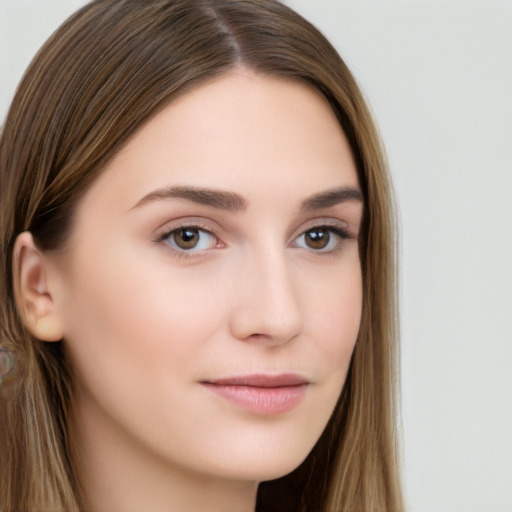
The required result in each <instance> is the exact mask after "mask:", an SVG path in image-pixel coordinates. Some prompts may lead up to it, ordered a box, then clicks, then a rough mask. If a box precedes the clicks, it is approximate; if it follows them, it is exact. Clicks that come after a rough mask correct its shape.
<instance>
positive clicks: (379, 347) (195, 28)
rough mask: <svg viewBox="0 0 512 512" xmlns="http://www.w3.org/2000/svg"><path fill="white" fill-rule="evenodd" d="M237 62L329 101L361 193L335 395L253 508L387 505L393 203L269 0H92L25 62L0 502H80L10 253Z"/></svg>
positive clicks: (43, 355) (7, 181)
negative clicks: (346, 337)
mask: <svg viewBox="0 0 512 512" xmlns="http://www.w3.org/2000/svg"><path fill="white" fill-rule="evenodd" d="M237 65H243V66H245V67H246V68H249V69H252V70H253V71H254V72H256V73H260V74H263V75H267V76H275V77H282V78H286V79H290V80H295V81H300V82H303V83H307V84H309V86H311V87H313V88H314V89H316V90H317V91H319V92H320V93H321V94H322V95H323V96H324V97H325V98H326V99H327V101H328V102H329V103H330V105H331V107H332V109H333V111H334V112H335V114H336V115H337V117H338V120H339V122H340V125H341V126H342V128H343V130H344V132H345V134H346V136H347V138H348V140H349V143H350V145H351V148H352V152H353V155H354V158H355V161H356V164H357V169H358V173H359V180H360V183H361V186H362V189H363V193H364V197H365V212H364V221H363V229H362V233H361V239H360V240H361V241H360V253H361V254H360V257H361V265H362V271H363V316H362V321H361V328H360V333H359V337H358V341H357V344H356V348H355V351H354V354H353V358H352V362H351V366H350V369H349V374H348V376H347V381H346V384H345V386H344V389H343V392H342V394H341V396H340V399H339V403H338V405H337V407H336V409H335V412H334V414H333V416H332V418H331V420H330V421H329V424H328V425H327V427H326V429H325V431H324V433H323V434H322V436H321V438H320V440H319V441H318V443H317V444H316V446H315V447H314V449H313V451H312V452H311V453H310V455H309V456H308V457H307V459H306V460H305V461H304V462H303V464H302V465H301V466H300V467H299V468H297V469H296V470H295V471H294V472H293V473H291V474H290V475H288V476H286V477H283V478H281V479H279V480H275V481H272V482H265V483H263V484H261V485H260V488H259V494H258V502H257V510H258V511H269V510H278V511H279V512H286V511H292V510H293V511H302V512H306V511H308V512H320V511H322V512H324V511H326V512H327V511H328V512H340V511H343V512H370V511H372V512H400V511H401V510H403V505H402V497H401V488H400V478H399V470H398V460H397V447H396V443H397V441H396V438H397V433H396V418H397V408H396V401H395V394H396V391H397V375H398V368H397V362H398V360H397V329H396V327H397V317H396V315H397V312H396V309H395V302H396V276H395V234H394V224H393V222H394V221H393V218H394V217H393V201H392V194H391V190H390V184H389V178H388V174H387V170H386V163H385V159H384V157H383V151H382V148H381V146H380V143H379V138H378V135H377V132H376V129H375V126H374V123H373V121H372V118H371V116H370V114H369V111H368V109H367V107H366V105H365V101H364V99H363V97H362V95H361V93H360V91H359V88H358V87H357V85H356V83H355V81H354V79H353V77H352V75H351V73H350V72H349V70H348V69H347V67H346V65H345V64H344V62H343V61H342V59H341V58H340V56H339V55H338V54H337V52H336V51H335V50H334V49H333V47H332V46H331V45H330V44H329V42H328V41H327V40H326V39H325V38H324V37H323V36H322V35H321V34H320V33H319V32H318V31H317V30H316V29H315V28H314V27H313V26H312V25H311V24H309V23H308V22H307V21H305V20H304V19H303V18H301V17H300V16H299V15H298V14H296V13H294V12H293V11H292V10H290V9H289V8H288V7H286V6H285V5H283V4H281V3H280V2H278V1H276V0H146V1H140V0H96V1H93V2H91V3H89V4H88V5H86V6H85V7H83V8H82V9H81V10H79V11H78V12H77V13H76V14H75V15H73V16H72V17H71V18H70V19H69V20H68V21H66V22H65V23H64V24H63V25H62V26H61V27H60V28H59V29H58V30H57V31H56V32H55V34H54V35H53V36H52V37H51V38H50V39H49V41H48V42H47V43H46V44H45V45H44V46H43V48H42V49H41V50H40V52H39V53H38V55H37V56H36V57H35V58H34V60H33V62H32V63H31V65H30V67H29V69H28V70H27V72H26V74H25V76H24V78H23V80H22V82H21V84H20V86H19V89H18V91H17V93H16V95H15V98H14V101H13V103H12V106H11V108H10V110H9V113H8V116H7V120H6V122H5V126H4V128H3V132H2V134H1V138H0V193H1V201H0V250H1V252H0V259H1V268H2V272H1V277H0V301H1V306H0V307H1V334H0V346H1V347H2V348H4V349H8V350H10V351H12V353H14V354H15V356H16V358H17V361H18V371H17V374H16V377H15V378H10V379H8V380H6V381H5V382H4V383H3V385H2V387H1V388H0V450H1V464H0V510H1V511H2V512H20V511H27V512H43V511H52V512H64V511H66V512H72V511H79V510H80V504H81V494H80V483H79V482H78V481H77V479H76V477H75V474H76V473H75V471H74V468H73V460H72V457H71V456H70V453H72V449H71V448H72V436H71V434H72V433H71V432H70V431H69V424H70V422H69V419H70V417H71V415H72V407H73V398H72V396H71V391H70V390H71V389H72V387H71V380H72V376H71V375H70V374H69V371H68V368H67V365H66V360H65V357H64V356H63V352H62V349H61V346H60V344H59V343H44V342H42V341H40V340H37V339H35V338H33V337H32V336H31V335H30V334H29V333H28V331H27V330H26V329H25V327H24V326H23V322H22V321H21V319H20V316H19V313H18V311H17V308H16V301H15V298H14V292H13V278H12V262H11V260H12V252H13V245H14V241H15V239H16V237H17V235H18V234H20V233H21V232H23V231H27V230H28V231H30V232H31V233H32V234H33V236H34V238H35V240H36V241H37V243H38V246H39V247H40V248H41V249H42V250H51V249H56V248H58V247H60V246H61V245H62V244H63V243H64V242H65V240H66V237H67V235H68V233H69V231H70V229H72V221H73V211H74V208H75V207H76V205H77V203H78V202H79V201H80V198H81V196H83V194H84V193H85V192H86V191H87V188H88V187H89V186H90V184H91V183H92V182H93V181H94V179H95V178H96V176H97V175H98V173H100V172H101V171H102V169H103V168H104V167H105V165H106V163H107V162H108V161H109V160H110V159H111V158H112V157H113V155H114V154H115V153H116V152H118V151H119V150H120V149H121V148H122V147H123V145H124V144H125V143H126V142H127V140H128V139H129V138H130V136H131V135H133V134H134V132H135V131H136V130H138V129H139V128H140V127H141V126H142V124H143V123H145V122H147V121H148V120H149V119H150V118H151V117H152V116H154V115H155V113H156V112H157V111H159V110H160V109H162V108H163V107H164V106H165V105H167V104H168V103H169V102H170V101H172V100H173V99H175V98H176V97H178V96H179V95H182V94H185V93H186V92H187V91H190V90H191V89H193V88H194V87H196V86H197V85H198V84H201V83H204V82H206V81H208V80H209V79H212V78H213V77H215V76H219V75H221V74H223V73H226V72H228V71H229V70H230V69H233V68H234V67H235V66H237Z"/></svg>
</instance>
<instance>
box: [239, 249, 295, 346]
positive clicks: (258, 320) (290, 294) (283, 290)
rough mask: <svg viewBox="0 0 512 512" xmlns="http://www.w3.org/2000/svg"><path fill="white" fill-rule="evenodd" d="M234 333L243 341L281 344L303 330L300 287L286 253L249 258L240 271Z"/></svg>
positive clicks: (270, 344)
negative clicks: (294, 277)
mask: <svg viewBox="0 0 512 512" xmlns="http://www.w3.org/2000/svg"><path fill="white" fill-rule="evenodd" d="M235 274H238V275H236V277H235V284H234V286H235V289H236V293H234V297H235V299H234V304H233V309H232V314H231V320H230V330H231V334H232V335H233V336H234V337H235V338H237V339H239V340H242V341H251V342H259V343H263V344H265V345H267V346H279V345H282V344H285V343H287V342H289V341H291V340H292V339H294V338H295V337H297V336H298V335H299V334H300V333H301V331H302V329H303V317H302V314H301V308H300V301H299V293H298V292H299V289H298V288H299V287H298V283H297V282H296V280H294V279H293V276H292V272H291V269H290V265H289V264H287V261H286V257H285V255H284V253H283V254H276V255H272V254H271V253H270V252H268V251H267V252H266V253H265V254H263V255H262V256H261V257H259V258H258V257H254V258H252V259H250V258H246V259H245V261H244V264H243V269H242V270H241V271H240V272H236V273H235Z"/></svg>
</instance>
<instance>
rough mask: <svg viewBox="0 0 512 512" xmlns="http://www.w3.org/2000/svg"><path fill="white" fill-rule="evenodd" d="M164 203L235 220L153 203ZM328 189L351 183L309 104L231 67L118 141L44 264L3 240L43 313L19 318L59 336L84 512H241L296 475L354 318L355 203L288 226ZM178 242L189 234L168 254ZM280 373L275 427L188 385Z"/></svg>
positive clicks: (330, 130) (312, 98) (318, 109)
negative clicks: (281, 401) (190, 232)
mask: <svg viewBox="0 0 512 512" xmlns="http://www.w3.org/2000/svg"><path fill="white" fill-rule="evenodd" d="M173 186H174V187H176V186H180V187H195V188H199V187H200V188H207V189H215V190H220V191H224V192H229V193H233V194H237V199H241V200H242V202H243V203H244V204H243V205H240V204H239V205H238V206H239V208H238V209H236V210H233V209H226V208H224V207H219V205H216V206H215V205H206V204H199V203H198V202H197V198H196V199H193V198H192V199H191V198H190V197H188V198H183V197H171V198H162V197H156V196H161V195H162V194H161V193H159V194H157V195H156V196H155V194H154V191H155V190H162V189H166V188H168V187H173ZM340 187H345V188H346V187H349V188H350V189H351V190H357V189H358V180H357V175H356V170H355V166H354V162H353V159H352V156H351V153H350V150H349V146H348V143H347V140H346V138H345V136H344V134H343V132H342V130H341V128H340V126H339V124H338V122H337V120H336V118H335V116H334V114H333V112H332V111H331V109H330V107H329V106H328V104H327V103H326V101H325V100H324V99H323V98H321V97H320V96H319V95H317V94H316V93H315V92H313V91H311V90H310V89H308V88H307V87H306V86H305V85H302V84H298V83H293V82H288V81H283V80H278V79H275V78H268V77H261V76H258V75H255V74H253V73H251V72H247V71H245V70H242V69H238V70H235V71H233V72H231V73H230V74H228V75H225V76H223V77H221V78H218V79H216V80H214V81H212V82H209V83H207V84H205V85H203V86H201V87H199V88H197V89H195V90H193V91H192V92H190V93H188V94H187V95H185V96H183V97H181V98H180V99H178V100H177V101H175V102H173V103H171V104H170V105H169V106H168V107H166V108H165V109H164V110H163V111H161V112H160V113H159V114H158V115H157V116H155V117H154V118H153V119H152V120H150V121H149V122H148V123H147V124H146V125H145V126H143V127H142V129H140V130H139V131H138V132H137V134H136V135H135V136H134V137H133V138H132V139H131V140H130V141H129V143H128V144H127V145H126V146H125V147H124V148H123V149H122V151H120V152H119V153H118V154H117V156H116V157H115V158H114V159H113V160H112V161H111V162H110V164H109V165H108V166H107V168H106V169H105V171H104V172H103V173H102V174H101V175H100V177H99V178H98V179H97V180H96V181H95V183H94V184H93V185H92V187H91V188H90V189H89V190H88V192H87V193H86V194H85V196H84V197H83V199H82V200H81V203H80V204H79V207H78V209H77V211H76V217H75V219H74V226H73V230H72V234H71V236H70V238H69V240H68V241H67V244H66V247H65V248H64V250H63V251H61V252H59V253H58V254H40V253H37V252H36V250H35V249H33V248H31V247H30V239H29V237H28V236H27V237H26V239H23V238H22V239H21V242H19V243H18V247H17V254H18V255H21V257H20V261H21V262H22V263H21V268H22V271H21V274H22V276H23V275H26V276H28V277H27V278H26V280H27V281H29V282H30V280H32V285H33V289H34V290H36V291H37V292H41V293H44V294H45V297H46V300H47V303H46V304H47V306H45V307H39V306H37V305H36V306H33V307H28V309H29V310H30V311H31V317H32V318H33V324H32V325H35V326H36V327H34V330H35V331H37V322H38V321H40V322H41V324H40V325H42V326H44V328H45V329H47V331H48V329H49V331H51V329H52V328H53V329H54V331H52V332H48V333H47V334H46V339H48V340H50V341H51V340H52V338H54V339H57V338H60V337H61V335H62V337H63V338H64V341H63V343H65V347H66V351H67V356H68V358H69V361H70V364H71V365H72V367H73V371H74V376H75V383H76V388H77V389H76V396H77V402H76V404H77V421H76V432H75V434H76V440H77V445H78V446H79V447H80V448H79V452H78V453H77V458H78V466H79V470H80V478H81V481H82V483H83V488H84V492H85V497H86V504H87V510H89V511H92V512H107V511H108V512H116V511H117V512H121V511H122V512H130V511H134V512H135V511H140V510H151V511H153V512H160V511H161V512H164V511H165V512H169V511H180V512H204V510H209V511H211V512H214V511H222V512H227V511H237V512H244V511H246V512H248V511H251V510H254V506H255V499H256V491H257V485H258V483H259V482H261V481H263V480H269V479H274V478H276V477H279V476H282V475H285V474H287V473H288V472H290V471H291V470H293V469H294V468H295V467H297V466H298V465H299V464H300V463H301V462H302V461H303V460H304V458H305V457H306V456H307V454H308V453H309V452H310V450H311V449H312V447H313V446H314V444H315V442H316V441H317V439H318V438H319V436H320V434H321V432H322V430H323V429H324V427H325V425H326V423H327V421H328V419H329V417H330V415H331V413H332V411H333V409H334V407H335V404H336V401H337V399H338V397H339V394H340V392H341V389H342V386H343V383H344V381H345V377H346V373H347V369H348V366H349V362H350V357H351V354H352V351H353V348H354V344H355V342H356V338H357V334H358V329H359V323H360V317H361V301H362V279H361V268H360V261H359V252H358V241H357V236H358V230H359V227H360V222H361V215H362V202H361V201H360V200H358V199H357V198H353V199H348V200H339V201H337V202H336V204H331V205H327V206H325V205H324V206H322V205H320V207H318V206H319V205H317V207H316V208H312V207H311V205H310V208H309V209H306V210H304V209H301V205H302V206H304V205H303V203H304V201H306V200H307V199H308V198H310V197H311V196H312V195H314V194H319V193H323V192H325V191H328V190H331V189H338V188H340ZM152 193H153V195H151V194H152ZM148 194H149V196H148ZM238 196H240V197H238ZM145 197H146V199H144V198H145ZM325 225H328V226H329V228H324V230H323V231H322V232H321V233H320V234H323V236H324V238H323V239H325V237H326V236H327V237H329V239H330V242H329V244H328V245H327V246H326V248H324V249H322V248H320V249H319V248H318V247H317V246H313V247H312V244H311V240H310V239H309V238H307V237H306V236H304V233H305V232H307V233H312V235H314V234H315V233H317V231H315V228H318V227H319V226H320V227H322V226H325ZM184 226H197V227H199V228H200V229H201V230H203V231H201V232H196V233H195V235H196V236H198V237H199V243H198V245H196V246H195V247H192V248H191V249H187V250H184V249H180V247H179V245H178V244H179V243H180V241H181V242H182V241H183V237H181V238H180V236H181V233H179V232H178V233H177V234H176V230H177V229H180V228H183V227H184ZM331 226H334V227H335V229H338V228H340V229H342V230H343V231H344V232H345V233H346V235H347V236H348V238H346V239H345V238H342V237H340V236H339V235H336V234H335V232H333V231H330V229H331ZM172 230H175V235H172V234H171V235H168V234H169V232H171V231H172ZM326 233H327V234H326ZM317 234H318V233H317ZM165 235H168V236H167V237H165ZM313 245H314V244H313ZM320 245H321V244H320ZM31 251H34V252H33V254H36V256H34V257H31V256H30V254H32V253H31ZM23 255H25V257H23ZM37 257H40V259H41V269H42V270H41V271H40V272H39V273H38V272H36V271H35V270H34V268H36V267H37V264H35V263H34V261H35V260H36V259H37ZM24 261H25V262H27V263H26V266H27V267H28V268H29V270H27V271H26V272H25V274H24V273H23V265H24V263H23V262H24ZM31 262H32V263H31ZM30 265H32V267H30ZM30 269H32V270H30ZM30 276H32V277H30ZM22 279H23V278H22ZM22 289H23V286H22ZM34 293H35V292H34ZM30 300H31V299H30V298H28V299H27V301H26V302H27V303H30ZM48 325H50V328H48ZM56 325H57V326H58V327H55V326H56ZM42 328H43V327H42ZM55 329H56V330H55ZM58 331H60V332H58ZM43 337H44V336H43ZM290 372H292V373H294V374H298V375H300V376H301V377H303V378H304V379H307V381H308V384H307V386H306V387H305V389H306V391H305V394H304V397H303V399H302V400H301V401H300V403H298V405H296V406H295V407H293V408H292V409H291V410H288V411H285V412H282V413H276V414H259V413H255V412H251V411H248V410H246V409H244V408H243V407H238V406H237V405H235V404H233V403H231V402H229V401H227V400H225V399H224V398H223V397H221V396H218V395H216V394H215V393H212V392H211V391H210V390H209V389H208V388H206V387H205V386H204V385H203V384H202V383H203V382H204V381H207V380H214V379H219V378H223V377H230V376H238V375H246V374H254V373H258V374H265V375H276V374H280V373H290Z"/></svg>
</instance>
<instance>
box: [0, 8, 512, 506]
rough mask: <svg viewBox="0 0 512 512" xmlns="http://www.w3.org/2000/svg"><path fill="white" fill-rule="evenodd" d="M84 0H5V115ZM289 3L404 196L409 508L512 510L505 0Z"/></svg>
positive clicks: (509, 81)
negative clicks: (348, 92) (371, 120)
mask: <svg viewBox="0 0 512 512" xmlns="http://www.w3.org/2000/svg"><path fill="white" fill-rule="evenodd" d="M83 3H84V2H82V1H80V0H0V119H2V120H3V118H4V117H5V113H6V110H7V107H8V104H9V101H10V99H11V97H12V94H13V92H14V89H15V87H16V84H17V82H18V81H19V79H20V77H21V74H22V72H23V70H24V69H25V67H26V66H27V64H28V62H29V60H30V58H31V57H32V55H33V54H34V53H35V51H36V50H37V48H38V47H39V46H40V45H41V44H42V42H43V41H44V40H45V38H46V37H47V36H48V35H49V34H50V33H51V31H52V30H53V29H54V28H56V27H57V25H58V24H59V23H60V22H61V21H63V19H64V18H65V17H66V16H67V15H69V14H70V13H71V12H72V11H73V10H75V8H76V7H78V6H80V5H82V4H83ZM287 3H288V4H289V5H291V6H292V7H294V8H295V9H297V10H298V11H299V12H301V13H302V14H304V15H305V16H306V17H307V18H308V19H309V20H311V21H312V22H313V23H315V24H316V25H317V26H318V27H319V28H320V29H321V30H322V31H323V32H324V33H325V34H326V35H327V36H328V38H329V39H330V40H331V41H332V42H333V43H334V45H335V46H336V47H337V48H338V50H339V51H340V53H341V54H342V56H343V57H344V59H345V60H346V62H347V64H348V65H349V67H350V68H351V69H352V70H353V72H354V74H355V76H356V78H357V79H358V80H359V82H360V84H361V85H362V88H363V90H364V92H365V94H366V96H367V98H368V101H369V103H370V105H371V107H372V109H373V111H374V113H375V117H376V118H377V121H378V124H379V125H380V128H381V132H382V136H383V139H384V142H385V144H386V147H387V150H388V156H389V160H390V164H391V168H392V172H393V176H394V181H395V186H396V189H397V192H398V196H399V201H400V208H401V217H402V254H401V257H402V265H401V269H402V271H401V273H402V280H401V291H402V293H401V313H402V314H401V318H402V348H403V350H402V387H403V397H402V404H403V429H404V435H403V438H404V478H405V490H406V497H407V503H408V510H409V512H511V511H512V441H511V436H512V370H511V367H512V270H511V266H512V229H511V227H512V207H511V206H510V204H509V201H510V199H509V198H510V195H511V190H512V99H511V95H512V1H510V0H487V1H486V0H481V1H472V0H459V1H456V0H445V1H443V2H441V1H432V0H431V1H428V0H424V1H420V0H415V1H413V0H409V1H406V0H402V1H391V0H390V1H384V0H330V1H329V0H289V1H288V2H287ZM365 512H366V511H365ZM368 512H370V511H368Z"/></svg>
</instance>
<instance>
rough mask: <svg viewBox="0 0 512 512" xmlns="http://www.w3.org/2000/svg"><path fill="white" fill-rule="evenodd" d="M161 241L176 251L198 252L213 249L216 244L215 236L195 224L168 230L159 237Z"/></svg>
mask: <svg viewBox="0 0 512 512" xmlns="http://www.w3.org/2000/svg"><path fill="white" fill-rule="evenodd" d="M160 240H161V241H162V242H165V243H166V244H168V245H170V246H171V247H172V248H173V249H175V250H177V251H184V252H198V251H205V250H207V249H213V248H214V247H215V246H216V245H217V244H218V240H217V237H216V236H215V235H214V234H213V233H210V232H209V231H206V230H204V229H201V228H199V227H197V226H184V227H179V228H177V229H173V230H172V231H168V232H167V233H165V234H164V235H162V236H161V237H160Z"/></svg>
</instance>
